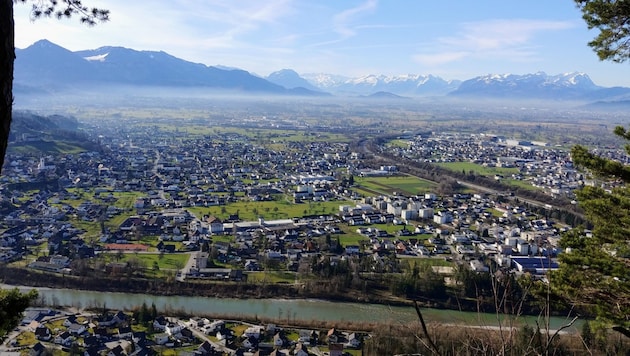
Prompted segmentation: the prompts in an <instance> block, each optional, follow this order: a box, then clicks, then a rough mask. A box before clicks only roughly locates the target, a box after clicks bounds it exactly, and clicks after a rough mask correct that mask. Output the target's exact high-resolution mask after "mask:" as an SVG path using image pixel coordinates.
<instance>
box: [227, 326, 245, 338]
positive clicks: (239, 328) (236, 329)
mask: <svg viewBox="0 0 630 356" xmlns="http://www.w3.org/2000/svg"><path fill="white" fill-rule="evenodd" d="M247 328H249V325H247V324H239V325H235V326H233V327H231V328H230V329H232V331H234V335H236V337H239V336H242V335H243V333H244V332H245V330H247Z"/></svg>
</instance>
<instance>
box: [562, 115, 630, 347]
mask: <svg viewBox="0 0 630 356" xmlns="http://www.w3.org/2000/svg"><path fill="white" fill-rule="evenodd" d="M614 133H615V134H616V135H617V136H619V137H622V138H624V139H626V140H630V134H629V133H628V132H627V131H626V130H625V129H624V128H623V127H617V128H615V131H614ZM626 152H627V153H628V154H630V145H626ZM571 154H572V158H573V162H574V163H575V164H576V165H578V166H581V167H583V168H586V169H588V170H589V171H590V172H591V173H592V174H593V175H595V176H596V177H599V178H603V179H608V180H615V181H617V182H621V183H623V185H622V186H621V187H618V188H614V189H612V190H609V191H606V190H604V189H602V188H600V187H590V186H585V187H583V188H582V189H580V190H579V191H577V197H578V201H579V202H580V206H581V208H582V209H583V210H584V213H585V216H586V217H587V219H588V220H589V222H590V223H591V224H593V230H592V233H589V234H586V233H584V231H576V230H574V231H571V232H570V233H567V234H565V235H564V236H563V237H562V239H561V240H560V246H561V247H563V248H565V249H566V251H567V252H566V253H563V254H561V255H560V256H559V260H560V268H559V270H558V271H557V273H554V274H552V275H551V282H552V285H553V286H554V287H555V288H557V291H558V293H559V294H560V295H563V296H564V297H565V298H567V299H568V301H569V302H571V303H572V304H573V305H575V306H576V307H577V308H578V309H579V310H583V311H586V312H588V313H590V314H593V315H596V317H597V320H598V322H599V324H600V325H604V326H612V328H613V329H614V330H616V331H619V332H621V333H622V334H624V335H626V336H628V337H630V278H629V276H628V270H629V268H630V186H628V183H630V167H628V166H625V165H623V164H622V163H619V162H616V161H612V160H609V159H605V158H602V157H599V156H597V155H595V154H593V153H592V152H589V151H588V149H586V148H585V147H582V146H575V147H574V148H573V149H572V151H571Z"/></svg>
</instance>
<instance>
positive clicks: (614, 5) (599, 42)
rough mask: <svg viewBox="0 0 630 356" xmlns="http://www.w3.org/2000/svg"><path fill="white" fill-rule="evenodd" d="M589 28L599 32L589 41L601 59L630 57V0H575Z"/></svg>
mask: <svg viewBox="0 0 630 356" xmlns="http://www.w3.org/2000/svg"><path fill="white" fill-rule="evenodd" d="M575 3H576V4H577V6H578V7H579V8H580V10H582V14H583V16H582V18H583V19H584V21H586V24H587V25H588V28H589V29H594V28H596V29H599V34H598V35H597V36H596V37H595V39H593V40H592V41H591V42H589V43H588V45H589V46H591V48H593V50H594V51H595V52H596V53H597V56H598V57H599V59H601V60H611V61H613V62H625V61H626V60H627V59H628V58H629V57H630V0H575Z"/></svg>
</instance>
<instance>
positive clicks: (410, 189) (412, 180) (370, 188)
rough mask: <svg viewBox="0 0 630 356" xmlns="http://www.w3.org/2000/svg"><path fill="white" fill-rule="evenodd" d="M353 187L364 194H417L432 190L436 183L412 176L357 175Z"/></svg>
mask: <svg viewBox="0 0 630 356" xmlns="http://www.w3.org/2000/svg"><path fill="white" fill-rule="evenodd" d="M354 184H355V189H356V190H357V191H358V192H359V193H361V192H364V193H368V194H366V195H374V193H377V194H381V195H395V194H403V195H418V194H424V193H430V192H432V191H434V189H435V188H436V187H437V184H436V183H434V182H431V181H428V180H425V179H421V178H416V177H412V176H407V175H404V176H386V177H357V178H355V180H354Z"/></svg>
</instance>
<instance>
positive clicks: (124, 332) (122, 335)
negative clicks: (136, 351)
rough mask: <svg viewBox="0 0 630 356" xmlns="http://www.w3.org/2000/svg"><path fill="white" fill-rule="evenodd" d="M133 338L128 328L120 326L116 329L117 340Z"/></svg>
mask: <svg viewBox="0 0 630 356" xmlns="http://www.w3.org/2000/svg"><path fill="white" fill-rule="evenodd" d="M132 337H133V331H132V330H131V327H130V326H121V327H119V328H118V338H119V339H127V340H129V339H131V338H132Z"/></svg>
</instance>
